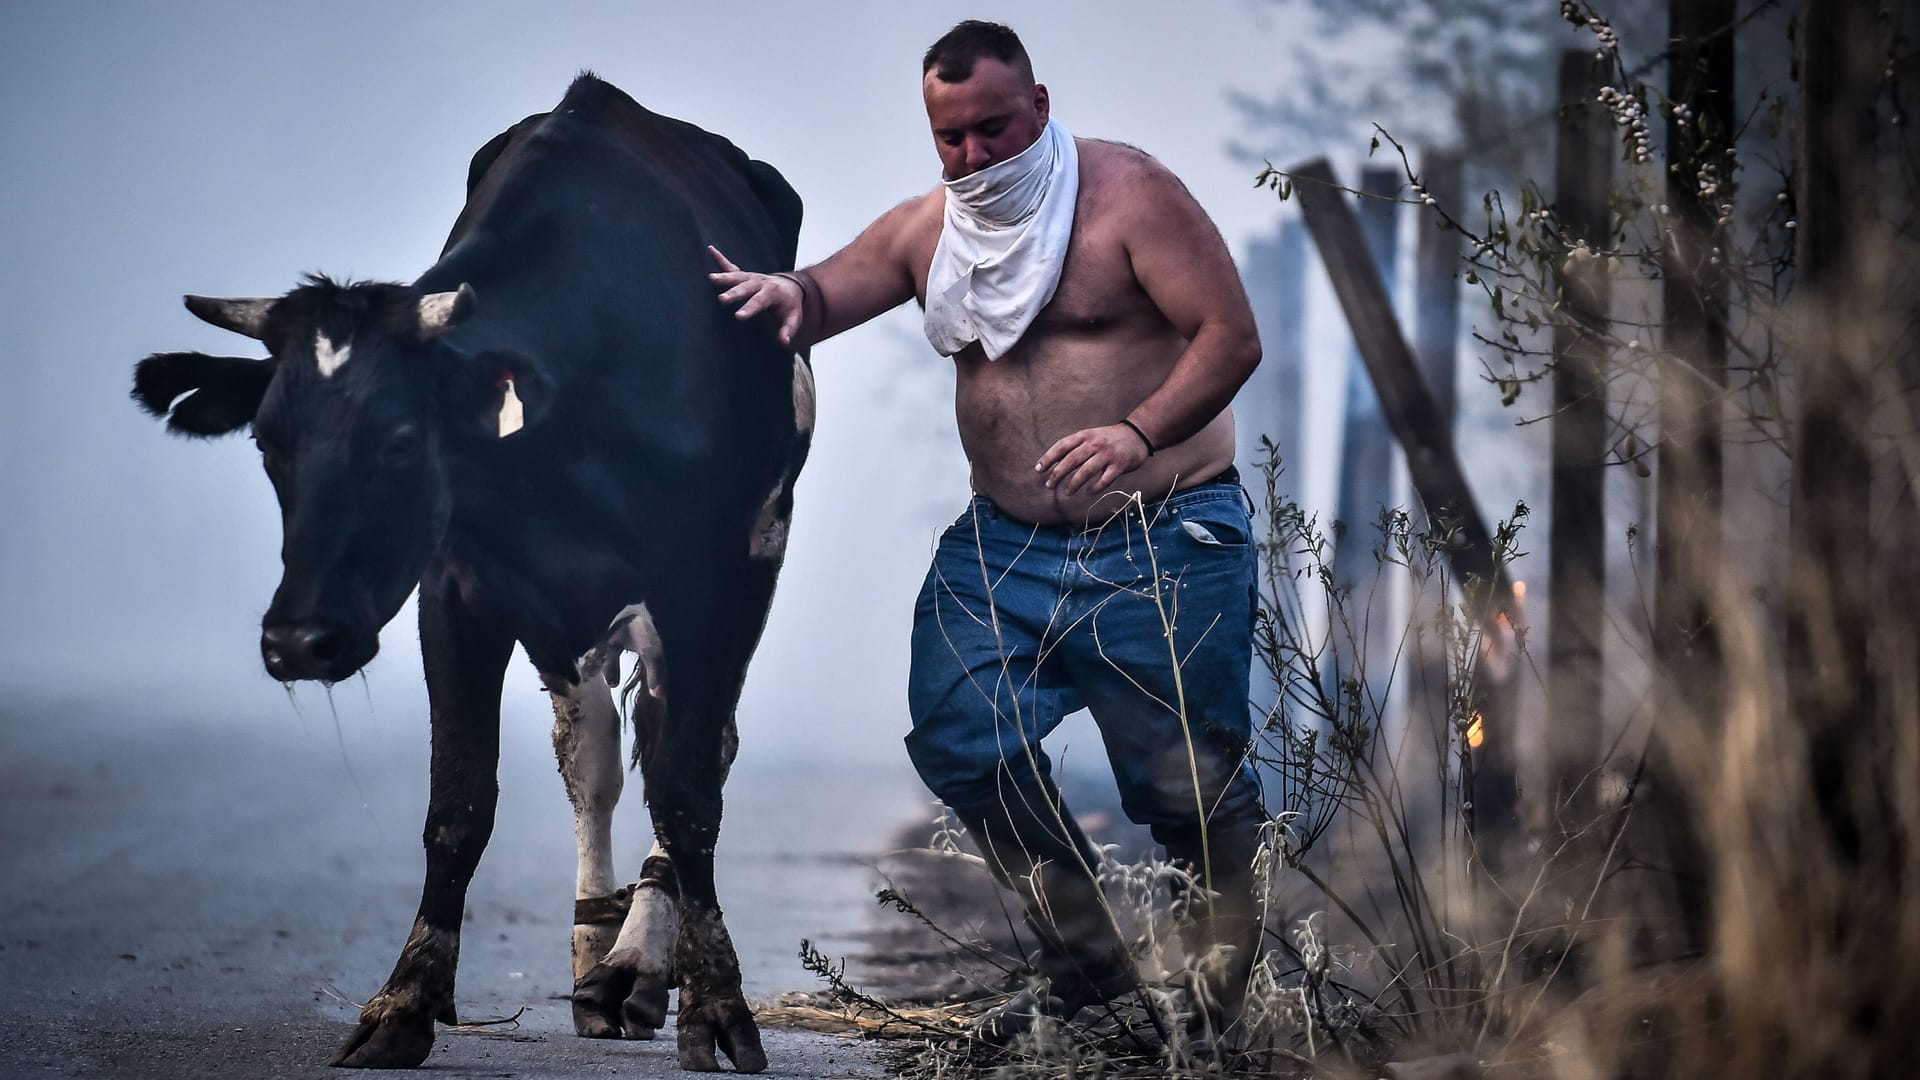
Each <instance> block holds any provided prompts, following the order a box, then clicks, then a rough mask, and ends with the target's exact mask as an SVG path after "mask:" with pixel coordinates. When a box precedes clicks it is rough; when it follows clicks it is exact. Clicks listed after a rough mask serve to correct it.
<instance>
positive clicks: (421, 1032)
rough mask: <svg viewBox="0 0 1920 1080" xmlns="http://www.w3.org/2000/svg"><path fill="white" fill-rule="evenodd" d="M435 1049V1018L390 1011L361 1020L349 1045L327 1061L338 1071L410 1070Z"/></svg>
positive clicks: (348, 1040)
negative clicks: (373, 1017)
mask: <svg viewBox="0 0 1920 1080" xmlns="http://www.w3.org/2000/svg"><path fill="white" fill-rule="evenodd" d="M432 1049H433V1019H432V1018H431V1017H429V1016H427V1015H426V1014H425V1013H416V1012H390V1013H387V1014H386V1015H385V1016H383V1017H381V1018H379V1019H367V1020H361V1021H360V1025H359V1026H358V1027H356V1028H354V1029H353V1034H352V1035H350V1036H348V1038H347V1041H346V1045H344V1046H342V1047H340V1052H339V1053H337V1054H335V1055H333V1060H332V1061H330V1062H328V1064H329V1065H332V1066H333V1067H335V1068H338V1069H411V1068H415V1067H417V1066H418V1065H419V1064H420V1063H421V1062H423V1061H425V1060H427V1053H428V1052H429V1051H431V1050H432Z"/></svg>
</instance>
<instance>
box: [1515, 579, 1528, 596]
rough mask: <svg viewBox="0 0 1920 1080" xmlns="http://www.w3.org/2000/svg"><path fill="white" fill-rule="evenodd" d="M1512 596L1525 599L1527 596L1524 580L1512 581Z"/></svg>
mask: <svg viewBox="0 0 1920 1080" xmlns="http://www.w3.org/2000/svg"><path fill="white" fill-rule="evenodd" d="M1513 598H1514V599H1515V600H1525V599H1526V598H1527V583H1526V582H1524V581H1516V582H1514V583H1513Z"/></svg>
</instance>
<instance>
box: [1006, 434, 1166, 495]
mask: <svg viewBox="0 0 1920 1080" xmlns="http://www.w3.org/2000/svg"><path fill="white" fill-rule="evenodd" d="M1146 460H1147V443H1146V440H1145V439H1143V438H1141V437H1140V435H1139V433H1138V432H1136V431H1134V429H1132V428H1130V427H1128V426H1127V425H1125V424H1108V425H1107V426H1105V427H1097V428H1087V429H1086V430H1084V431H1076V432H1074V433H1073V434H1071V435H1068V436H1067V437H1066V438H1064V439H1061V440H1060V441H1059V442H1057V443H1054V444H1053V445H1052V446H1050V447H1048V448H1047V452H1046V453H1044V454H1042V455H1040V460H1039V462H1038V463H1037V464H1035V465H1034V467H1033V470H1034V471H1035V472H1043V473H1046V474H1047V486H1048V487H1050V488H1053V489H1055V490H1057V491H1058V492H1059V493H1060V494H1062V495H1073V494H1075V493H1077V492H1078V491H1080V489H1082V488H1085V489H1086V490H1087V493H1088V494H1090V495H1098V494H1100V493H1101V492H1103V491H1106V490H1107V487H1108V486H1109V485H1111V484H1112V483H1113V481H1114V478H1115V477H1118V476H1121V475H1123V474H1126V473H1130V472H1132V471H1133V470H1135V469H1137V468H1139V467H1140V466H1141V465H1142V464H1143V463H1145V462H1146Z"/></svg>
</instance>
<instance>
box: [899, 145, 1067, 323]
mask: <svg viewBox="0 0 1920 1080" xmlns="http://www.w3.org/2000/svg"><path fill="white" fill-rule="evenodd" d="M946 189H947V208H946V221H945V224H944V226H943V227H942V228H941V230H940V243H939V244H938V245H937V246H936V247H935V248H934V249H933V265H932V267H931V268H930V269H929V270H928V272H927V313H926V329H927V341H929V342H930V343H932V345H933V347H934V349H936V350H937V351H938V352H939V353H940V355H942V356H952V355H953V354H955V353H957V352H959V351H960V350H961V349H964V348H966V347H967V346H968V345H970V344H972V343H973V342H975V341H978V342H979V343H980V347H981V349H982V350H984V351H985V352H986V354H987V359H989V360H998V359H1000V358H1001V357H1002V356H1005V355H1006V354H1007V351H1008V350H1010V349H1012V348H1013V346H1014V345H1015V344H1016V343H1017V342H1018V341H1019V340H1020V335H1022V334H1024V333H1026V330H1027V327H1028V326H1030V325H1032V323H1033V320H1034V317H1035V316H1037V315H1039V314H1040V309H1042V308H1044V307H1046V306H1047V301H1049V300H1052V299H1053V292H1054V289H1056V288H1058V287H1059V285H1060V269H1061V267H1062V265H1063V264H1064V263H1065V262H1066V258H1067V242H1068V241H1069V240H1071V239H1072V237H1073V208H1074V204H1075V202H1076V201H1077V200H1078V199H1079V195H1080V153H1079V151H1078V150H1077V149H1076V148H1075V147H1074V143H1073V136H1072V135H1071V134H1069V133H1068V131H1067V129H1066V128H1065V127H1062V126H1061V124H1060V122H1059V121H1057V120H1049V121H1048V122H1047V126H1046V128H1045V129H1044V130H1042V131H1041V133H1040V137H1039V138H1038V139H1035V140H1034V142H1033V145H1032V146H1029V147H1027V148H1026V149H1025V150H1022V151H1021V152H1020V153H1018V154H1015V155H1014V156H1013V157H1010V158H1008V159H1007V160H1005V161H1002V162H1000V163H999V164H998V165H993V166H989V167H988V168H985V169H982V170H980V171H979V172H977V173H974V174H973V175H971V176H963V177H961V178H960V179H958V180H948V181H946Z"/></svg>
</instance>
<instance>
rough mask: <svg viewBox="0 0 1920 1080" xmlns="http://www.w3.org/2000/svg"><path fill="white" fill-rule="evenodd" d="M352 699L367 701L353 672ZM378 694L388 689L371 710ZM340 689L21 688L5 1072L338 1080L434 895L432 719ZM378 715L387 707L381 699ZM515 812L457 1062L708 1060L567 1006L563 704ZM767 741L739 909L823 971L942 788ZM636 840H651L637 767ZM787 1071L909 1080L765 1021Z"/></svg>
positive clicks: (787, 955) (531, 757)
mask: <svg viewBox="0 0 1920 1080" xmlns="http://www.w3.org/2000/svg"><path fill="white" fill-rule="evenodd" d="M336 693H337V694H341V695H343V696H344V695H349V694H354V695H357V693H358V691H357V689H354V688H342V689H340V690H337V691H336ZM373 704H377V703H373ZM354 705H355V706H356V709H355V710H353V711H351V712H350V711H349V710H348V709H347V708H346V707H345V706H344V705H343V706H342V708H341V709H340V713H341V714H342V715H341V719H340V720H339V721H337V722H336V720H335V718H334V714H333V713H332V712H331V711H330V710H329V708H328V706H327V702H326V699H325V698H324V697H322V696H320V695H319V694H318V692H317V691H308V692H303V694H302V698H301V703H300V708H299V709H298V710H297V711H296V710H295V709H293V708H292V707H291V706H289V708H287V709H285V710H272V711H271V712H272V715H263V716H257V717H247V718H240V719H237V720H236V719H235V718H232V717H223V718H220V719H209V720H192V719H185V720H183V719H178V718H177V717H178V716H179V715H180V712H181V710H179V709H178V706H177V705H173V706H170V705H168V704H166V703H155V702H143V701H121V702H118V703H113V704H108V703H103V702H100V701H98V700H92V699H89V698H88V697H87V696H86V695H85V694H84V693H66V694H60V693H53V692H46V691H29V692H26V693H12V694H7V695H5V696H4V697H0V1075H3V1076H7V1077H31V1076H112V1077H120V1076H159V1077H173V1076H182V1077H185V1076H193V1077H202V1076H207V1077H229V1076H231V1077H262V1076H276V1077H278V1076H322V1075H325V1076H330V1077H336V1078H337V1077H339V1076H341V1075H342V1074H340V1073H337V1072H331V1071H328V1070H326V1069H325V1068H324V1065H325V1062H326V1061H327V1059H328V1058H329V1057H330V1056H331V1054H332V1052H333V1050H334V1048H335V1047H336V1046H337V1045H338V1044H339V1043H340V1041H341V1040H343V1039H344V1038H345V1037H346V1035H347V1033H348V1031H349V1030H350V1029H351V1026H352V1020H353V1017H354V1015H355V1012H356V1007H355V1006H353V1005H352V1004H350V1001H363V1000H365V999H366V998H367V997H369V996H371V995H372V994H373V993H374V992H375V991H376V990H377V989H378V988H379V985H380V983H381V981H382V980H383V979H384V978H385V976H386V974H387V972H388V970H389V969H390V968H391V966H392V963H393V960H394V957H395V956H396V955H397V953H398V950H399V948H400V945H401V942H402V941H403V940H404V938H405V936H406V932H407V927H408V925H409V924H410V923H411V921H412V917H413V910H414V905H415V903H416V901H417V899H418V896H419V878H420V874H421V871H422V866H423V860H422V856H421V853H420V843H419V829H420V821H421V817H422V814H423V812H424V808H425V801H426V724H425V720H424V717H423V716H422V715H419V714H417V713H415V712H414V711H413V710H411V709H398V708H393V709H386V710H384V711H385V712H387V713H391V714H392V715H382V711H383V710H380V709H375V708H372V707H371V705H370V704H368V703H362V702H359V701H358V700H355V701H354ZM363 714H364V715H363ZM509 719H510V723H509V724H508V726H507V729H506V732H505V736H504V739H503V751H502V758H503V761H502V768H501V788H502V794H501V803H500V810H499V824H498V826H497V827H496V831H495V834H494V838H493V842H492V844H491V845H490V847H489V848H488V851H487V855H486V858H485V859H484V860H483V861H482V863H481V865H480V871H479V877H478V879H477V880H476V881H475V884H474V887H473V889H472V892H471V894H470V897H469V902H468V912H467V918H466V923H465V927H464V931H463V935H462V938H463V939H462V948H461V967H460V977H459V989H458V995H457V1004H458V1008H459V1011H460V1013H461V1018H462V1019H463V1020H465V1021H474V1020H485V1019H491V1018H499V1017H507V1016H512V1015H514V1014H515V1013H516V1012H517V1011H519V1010H523V1009H524V1010H525V1011H524V1013H522V1014H521V1015H520V1017H519V1019H518V1021H517V1023H516V1024H512V1025H502V1026H499V1027H492V1028H486V1029H477V1030H468V1029H445V1028H443V1029H441V1031H440V1035H439V1038H438V1040H437V1042H436V1045H435V1047H434V1052H433V1055H432V1057H430V1058H429V1060H428V1064H427V1067H428V1068H430V1069H432V1070H434V1071H435V1073H436V1075H456V1076H522V1077H577V1076H600V1075H608V1074H619V1075H628V1076H653V1075H662V1076H666V1075H675V1076H678V1075H683V1074H680V1073H679V1072H678V1070H677V1067H676V1063H675V1055H674V1047H673V1038H672V1032H671V1030H668V1031H663V1032H662V1033H661V1038H660V1039H659V1040H658V1041H655V1042H599V1041H590V1040H584V1039H578V1038H575V1037H574V1036H573V1034H572V1027H571V1021H570V1020H569V1018H568V1011H567V1006H566V1003H565V1001H564V1000H559V998H560V997H561V996H563V995H565V994H566V993H567V991H568V990H569V989H570V985H571V980H570V975H569V968H568V955H567V952H568V940H569V933H570V926H569V924H570V922H571V902H572V881H573V876H572V875H573V834H572V823H571V817H570V814H569V812H568V809H567V805H566V799H565V794H564V791H563V789H562V787H561V784H560V780H559V777H558V775H557V774H556V772H555V769H554V765H553V758H552V755H551V752H550V750H549V749H548V747H547V744H546V738H547V736H546V726H545V724H544V722H542V721H540V720H536V719H534V718H532V717H528V716H520V717H511V716H510V718H509ZM844 772H845V770H840V771H836V770H834V769H832V768H830V767H827V766H824V765H821V764H806V763H797V762H794V761H792V760H782V761H774V760H767V759H765V758H764V757H759V756H756V755H755V753H754V748H753V747H752V746H751V745H745V746H743V748H742V752H741V757H740V761H739V763H738V765H737V766H736V769H735V775H734V778H733V780H732V782H731V783H730V784H729V785H728V789H727V799H728V801H727V816H726V821H725V824H724V825H723V829H722V835H721V847H720V852H719V858H720V863H719V877H720V881H719V884H720V889H721V902H722V904H723V906H724V907H725V909H726V912H727V918H728V923H729V925H730V928H731V929H732V931H733V935H734V938H735V941H736V943H737V945H738V947H739V950H740V953H741V966H742V969H743V973H744V977H745V982H746V989H747V992H748V994H749V996H751V997H757V998H765V997H770V996H772V995H774V994H776V993H777V992H779V991H782V990H787V989H813V988H816V982H815V980H814V978H813V977H812V976H811V975H810V974H809V973H807V972H806V971H805V970H804V969H803V968H801V966H800V964H799V962H798V959H797V951H798V948H799V943H800V939H801V938H803V937H806V938H812V939H814V940H815V941H816V942H818V943H819V944H820V945H821V946H822V948H824V949H825V950H826V951H827V952H829V953H830V954H834V955H841V954H845V953H847V952H852V951H855V950H857V949H859V948H861V945H860V944H859V942H858V941H857V940H856V939H855V937H854V935H855V934H857V933H858V932H859V931H860V930H861V928H862V927H864V926H865V925H867V920H868V918H869V912H870V910H871V909H872V906H873V904H872V888H873V884H874V880H875V874H874V871H873V863H874V860H875V858H876V856H877V855H878V854H879V853H880V851H881V849H882V848H883V847H885V846H886V845H887V844H888V842H889V838H890V837H892V836H895V835H897V832H898V829H899V826H900V823H901V822H902V821H908V820H913V819H914V818H916V817H917V816H920V815H921V814H922V805H923V803H924V800H925V795H924V793H923V792H922V791H921V790H920V789H919V787H918V785H917V783H916V782H915V781H914V780H913V778H912V776H911V773H910V772H907V771H906V768H905V764H904V761H903V762H902V764H901V766H900V767H899V769H897V770H894V771H886V770H881V771H879V772H876V771H874V770H872V769H866V770H861V771H859V773H858V775H857V776H855V777H849V776H847V775H844ZM629 782H630V788H629V797H628V798H627V800H626V801H625V803H624V804H623V806H622V808H621V813H620V816H619V824H618V826H617V827H616V828H617V831H616V839H617V841H618V842H619V843H620V844H621V845H622V849H623V850H624V851H626V852H630V857H626V858H623V860H622V863H621V865H620V867H619V869H620V871H621V872H622V873H623V874H632V873H634V872H635V871H636V870H637V869H638V862H639V859H640V857H641V856H642V855H644V853H645V849H646V847H647V844H648V840H649V838H648V835H647V829H646V820H645V811H644V808H643V807H642V806H641V803H640V799H639V784H638V777H637V776H635V777H630V781H629ZM763 1034H764V1036H765V1039H766V1045H767V1053H768V1057H769V1058H770V1059H771V1062H772V1064H771V1066H770V1068H769V1071H768V1075H779V1076H794V1077H840V1076H881V1075H884V1073H883V1071H882V1070H881V1068H880V1067H879V1066H878V1065H877V1064H876V1062H875V1060H874V1057H873V1056H872V1052H871V1050H870V1048H869V1047H868V1046H867V1045H865V1044H861V1043H858V1042H853V1041H848V1040H844V1039H838V1038H834V1037H830V1036H825V1035H818V1034H813V1033H808V1032H798V1031H779V1030H771V1029H769V1030H765V1031H764V1032H763Z"/></svg>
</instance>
